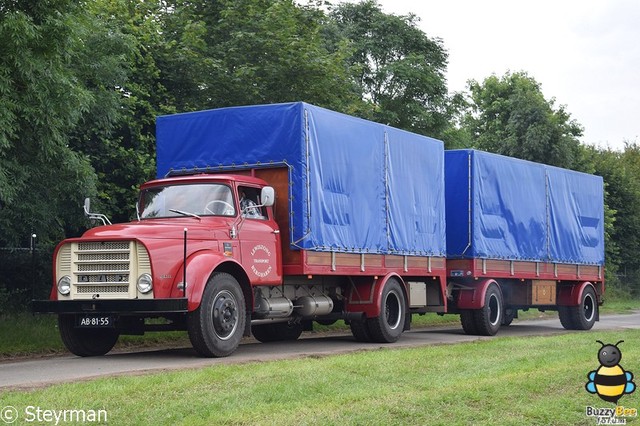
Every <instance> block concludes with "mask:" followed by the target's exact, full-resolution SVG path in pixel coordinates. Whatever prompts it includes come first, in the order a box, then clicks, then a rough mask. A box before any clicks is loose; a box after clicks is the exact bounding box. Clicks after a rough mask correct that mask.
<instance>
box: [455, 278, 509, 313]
mask: <svg viewBox="0 0 640 426" xmlns="http://www.w3.org/2000/svg"><path fill="white" fill-rule="evenodd" d="M491 284H496V285H498V283H497V282H496V280H494V279H491V278H489V279H486V280H483V281H479V282H477V283H475V284H472V286H473V287H472V288H463V289H461V290H460V291H459V292H458V300H457V301H456V302H457V306H458V309H480V308H483V307H484V299H485V295H486V294H487V289H488V288H489V286H490V285H491ZM498 288H500V286H499V285H498Z"/></svg>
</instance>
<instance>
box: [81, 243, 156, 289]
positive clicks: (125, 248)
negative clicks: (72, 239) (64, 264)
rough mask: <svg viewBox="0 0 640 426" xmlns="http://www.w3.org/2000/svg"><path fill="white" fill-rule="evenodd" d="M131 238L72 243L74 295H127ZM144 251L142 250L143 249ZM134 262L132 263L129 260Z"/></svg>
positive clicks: (132, 247) (133, 259)
mask: <svg viewBox="0 0 640 426" xmlns="http://www.w3.org/2000/svg"><path fill="white" fill-rule="evenodd" d="M134 247H135V243H134V242H129V241H95V242H79V243H77V245H76V246H75V253H74V254H75V262H74V266H75V268H74V284H75V286H74V287H75V289H76V294H77V295H84V297H86V295H89V294H90V295H94V294H99V295H100V297H116V298H123V297H125V298H126V297H127V296H128V293H129V290H130V284H131V282H130V281H131V280H130V274H131V272H132V271H131V269H132V267H133V268H135V266H132V262H134V261H135V258H132V255H131V253H132V250H133V249H134ZM144 251H145V252H146V250H144ZM133 265H135V263H133Z"/></svg>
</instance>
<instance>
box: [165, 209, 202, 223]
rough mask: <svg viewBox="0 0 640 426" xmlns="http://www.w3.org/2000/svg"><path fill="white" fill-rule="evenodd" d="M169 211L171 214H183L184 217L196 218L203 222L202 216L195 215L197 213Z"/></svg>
mask: <svg viewBox="0 0 640 426" xmlns="http://www.w3.org/2000/svg"><path fill="white" fill-rule="evenodd" d="M169 211H170V212H173V213H178V214H181V215H182V216H191V217H195V218H196V219H198V220H202V219H201V218H200V216H198V215H197V214H195V213H191V212H184V211H182V210H176V209H169Z"/></svg>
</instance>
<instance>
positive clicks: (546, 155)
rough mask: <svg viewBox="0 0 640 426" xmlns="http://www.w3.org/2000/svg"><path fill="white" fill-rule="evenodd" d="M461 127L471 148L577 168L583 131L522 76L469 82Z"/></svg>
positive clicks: (579, 162)
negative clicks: (466, 103)
mask: <svg viewBox="0 0 640 426" xmlns="http://www.w3.org/2000/svg"><path fill="white" fill-rule="evenodd" d="M469 91H470V106H471V110H470V112H469V113H468V114H467V116H466V117H465V119H464V126H465V127H466V129H467V132H468V135H470V137H471V140H472V142H473V144H474V146H475V147H477V148H480V149H483V150H486V151H490V152H495V153H499V154H504V155H508V156H511V157H517V158H522V159H525V160H531V161H537V162H540V163H545V164H550V165H554V166H559V167H566V168H571V169H580V168H581V167H583V166H582V163H583V158H582V156H583V152H582V148H581V145H580V141H579V138H580V136H582V127H581V126H580V125H579V124H578V123H577V122H576V121H575V120H572V119H571V116H570V114H569V113H568V112H567V111H566V110H565V108H564V107H563V106H560V107H559V108H557V109H556V108H555V107H554V99H551V100H549V101H548V100H546V99H545V97H544V95H543V94H542V90H541V88H540V84H538V83H537V82H536V81H535V80H534V79H533V78H532V77H529V76H528V75H527V74H526V73H524V72H518V73H513V74H512V73H507V74H505V75H504V76H503V77H501V78H499V77H496V76H491V77H489V78H487V79H485V80H484V81H483V82H482V83H478V82H476V81H471V82H470V83H469Z"/></svg>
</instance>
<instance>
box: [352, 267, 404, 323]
mask: <svg viewBox="0 0 640 426" xmlns="http://www.w3.org/2000/svg"><path fill="white" fill-rule="evenodd" d="M390 278H397V279H398V281H400V284H401V285H402V289H403V292H404V297H405V299H407V288H406V284H405V283H404V280H403V279H402V277H400V275H398V274H396V273H394V272H391V273H388V274H387V275H385V276H384V277H379V278H377V279H376V278H374V277H351V282H352V285H351V286H350V290H349V295H348V299H347V306H346V310H347V312H363V313H365V314H366V316H367V317H368V318H375V317H378V316H380V303H381V299H382V290H383V289H384V286H385V284H386V283H387V281H389V279H390Z"/></svg>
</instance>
